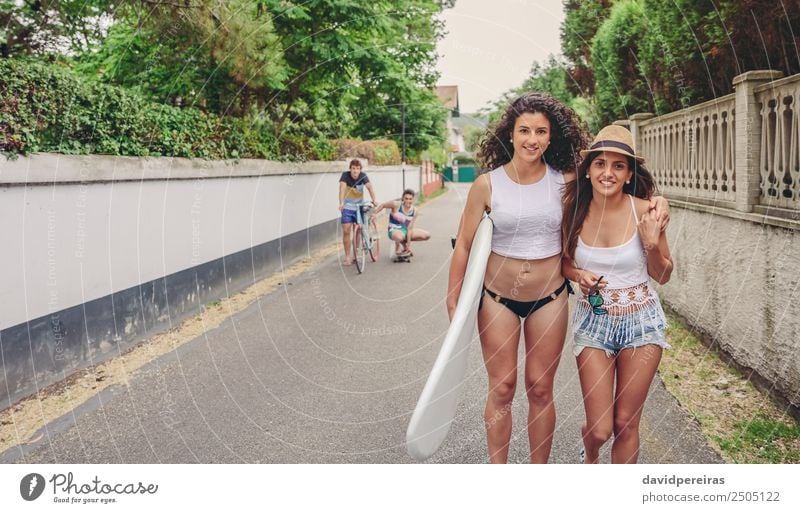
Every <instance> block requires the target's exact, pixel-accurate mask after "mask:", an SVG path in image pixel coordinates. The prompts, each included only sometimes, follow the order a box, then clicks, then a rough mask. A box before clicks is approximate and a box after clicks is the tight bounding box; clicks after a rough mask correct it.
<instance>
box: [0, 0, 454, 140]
mask: <svg viewBox="0 0 800 513" xmlns="http://www.w3.org/2000/svg"><path fill="white" fill-rule="evenodd" d="M453 4H454V1H453V0H396V1H393V0H373V1H370V2H364V1H361V0H224V1H223V0H186V1H174V0H133V1H130V2H124V3H120V4H118V5H117V6H116V8H115V7H114V6H112V4H111V2H110V0H88V1H87V0H81V1H77V0H74V1H73V0H64V1H40V2H20V1H19V0H0V6H2V7H3V8H4V10H3V11H2V15H0V16H2V18H0V21H4V22H5V25H4V26H5V28H4V29H3V30H4V31H3V32H2V35H3V36H5V38H4V40H5V44H4V46H2V47H0V51H2V52H3V55H4V56H10V57H14V56H17V57H18V56H22V55H27V56H29V57H33V58H38V59H42V58H44V57H47V59H48V60H50V61H58V62H66V63H67V64H68V65H69V66H71V67H72V68H73V69H74V70H76V71H77V72H78V73H80V74H81V75H82V76H83V77H86V78H87V79H89V80H91V81H93V82H97V83H104V84H107V85H113V86H119V87H123V88H125V89H126V90H128V91H131V92H133V93H135V94H137V95H139V96H140V97H142V98H144V99H146V100H151V101H154V102H161V103H163V104H165V105H171V106H175V107H181V108H196V109H199V110H200V111H202V112H205V113H208V114H214V115H217V116H220V117H222V118H226V117H233V118H237V119H248V120H249V121H250V124H252V125H254V126H257V129H258V130H269V131H271V137H272V138H273V139H274V140H275V141H277V142H278V144H279V145H280V147H281V148H282V150H284V151H285V152H287V153H295V152H297V151H299V149H300V148H305V149H308V148H310V147H311V146H313V147H315V148H321V146H320V144H321V143H320V141H323V140H325V139H338V138H346V137H365V138H385V137H391V138H392V139H394V140H395V141H396V142H397V143H398V144H401V143H402V141H403V140H405V145H406V147H407V149H408V151H409V153H410V154H418V153H419V152H420V151H422V150H424V149H425V148H427V147H428V146H430V145H431V144H435V143H436V142H437V141H440V140H442V139H443V138H444V131H443V128H444V119H445V117H446V112H445V111H444V110H443V109H442V108H441V107H440V104H439V101H438V99H437V98H436V96H435V94H434V93H433V92H432V89H433V87H434V86H435V83H436V81H437V79H438V74H437V72H436V71H435V62H436V58H437V56H436V42H437V40H438V39H440V38H441V37H442V35H443V25H442V22H441V21H439V20H438V19H437V18H436V16H435V15H436V14H438V13H439V12H441V10H442V9H443V8H446V7H450V6H452V5H453ZM6 8H7V9H6ZM7 11H8V12H7ZM73 29H74V30H73ZM254 129H255V128H254ZM404 135H405V136H404ZM330 150H331V152H332V151H333V146H330Z"/></svg>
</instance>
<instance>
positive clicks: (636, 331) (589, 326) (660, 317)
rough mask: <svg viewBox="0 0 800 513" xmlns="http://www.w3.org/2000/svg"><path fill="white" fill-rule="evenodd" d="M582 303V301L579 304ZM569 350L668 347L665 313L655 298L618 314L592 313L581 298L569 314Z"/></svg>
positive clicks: (612, 352)
mask: <svg viewBox="0 0 800 513" xmlns="http://www.w3.org/2000/svg"><path fill="white" fill-rule="evenodd" d="M582 303H583V304H582ZM572 327H573V353H574V354H575V356H578V355H579V354H580V353H581V351H583V348H585V347H591V348H595V349H602V350H603V351H605V352H606V356H608V357H611V356H616V355H618V354H619V352H620V351H622V350H623V349H628V348H636V347H641V346H644V345H647V344H654V345H657V346H659V347H661V348H662V349H669V348H670V346H669V344H668V343H667V337H666V335H665V333H664V332H665V329H666V327H667V322H666V316H665V315H664V311H663V310H662V308H661V303H660V302H659V301H658V300H657V299H656V300H655V301H653V302H652V303H651V304H649V305H645V306H643V307H640V308H639V309H637V310H635V311H632V312H630V313H625V314H621V315H596V314H595V313H594V312H592V309H591V306H589V304H588V303H587V302H586V300H585V299H584V298H581V299H579V300H578V305H577V307H576V308H575V316H574V317H573V323H572Z"/></svg>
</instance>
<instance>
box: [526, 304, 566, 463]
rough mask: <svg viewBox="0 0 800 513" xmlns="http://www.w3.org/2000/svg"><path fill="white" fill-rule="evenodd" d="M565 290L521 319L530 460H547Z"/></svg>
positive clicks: (561, 344) (563, 330) (553, 424)
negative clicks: (523, 337)
mask: <svg viewBox="0 0 800 513" xmlns="http://www.w3.org/2000/svg"><path fill="white" fill-rule="evenodd" d="M567 297H568V294H567V291H566V290H565V291H563V292H562V293H561V295H560V296H559V297H558V298H557V299H555V300H554V301H551V302H550V303H548V304H547V305H545V306H543V307H542V308H540V309H539V310H537V311H536V312H534V313H533V314H531V315H529V316H528V317H527V318H526V319H525V324H524V331H525V355H526V356H525V391H526V393H527V396H528V443H529V445H530V453H531V463H547V460H548V459H549V458H550V449H551V448H552V445H553V431H554V430H555V427H556V409H555V406H554V404H553V381H554V379H555V375H556V370H557V369H558V362H559V360H560V358H561V351H562V349H563V348H564V337H565V336H566V334H567V317H568V307H567Z"/></svg>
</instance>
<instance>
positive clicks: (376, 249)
mask: <svg viewBox="0 0 800 513" xmlns="http://www.w3.org/2000/svg"><path fill="white" fill-rule="evenodd" d="M372 209H373V205H372V204H371V203H366V204H364V205H361V207H360V208H359V209H358V210H356V222H355V223H353V228H352V230H353V232H352V234H351V237H350V240H352V241H353V256H354V257H355V262H356V269H357V270H358V274H361V273H363V272H364V267H365V266H366V263H367V253H369V257H370V259H371V260H372V261H373V262H377V261H378V257H379V256H380V236H379V235H378V225H377V224H376V223H375V216H374V215H371V214H372ZM364 233H367V234H368V235H369V236H368V237H363V236H362V235H363V234H364Z"/></svg>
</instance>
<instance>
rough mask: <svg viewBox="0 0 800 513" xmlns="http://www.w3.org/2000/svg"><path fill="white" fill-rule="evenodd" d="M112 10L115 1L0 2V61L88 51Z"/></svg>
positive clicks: (51, 0)
mask: <svg viewBox="0 0 800 513" xmlns="http://www.w3.org/2000/svg"><path fill="white" fill-rule="evenodd" d="M112 10H113V3H112V2H111V0H0V57H22V56H31V55H37V56H41V55H46V54H48V53H63V52H68V53H75V52H80V51H83V50H86V49H87V48H90V47H92V46H93V45H96V44H97V42H98V41H99V40H100V39H101V38H102V37H103V35H104V31H103V24H104V21H107V20H108V19H109V16H110V15H111V12H112Z"/></svg>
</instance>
